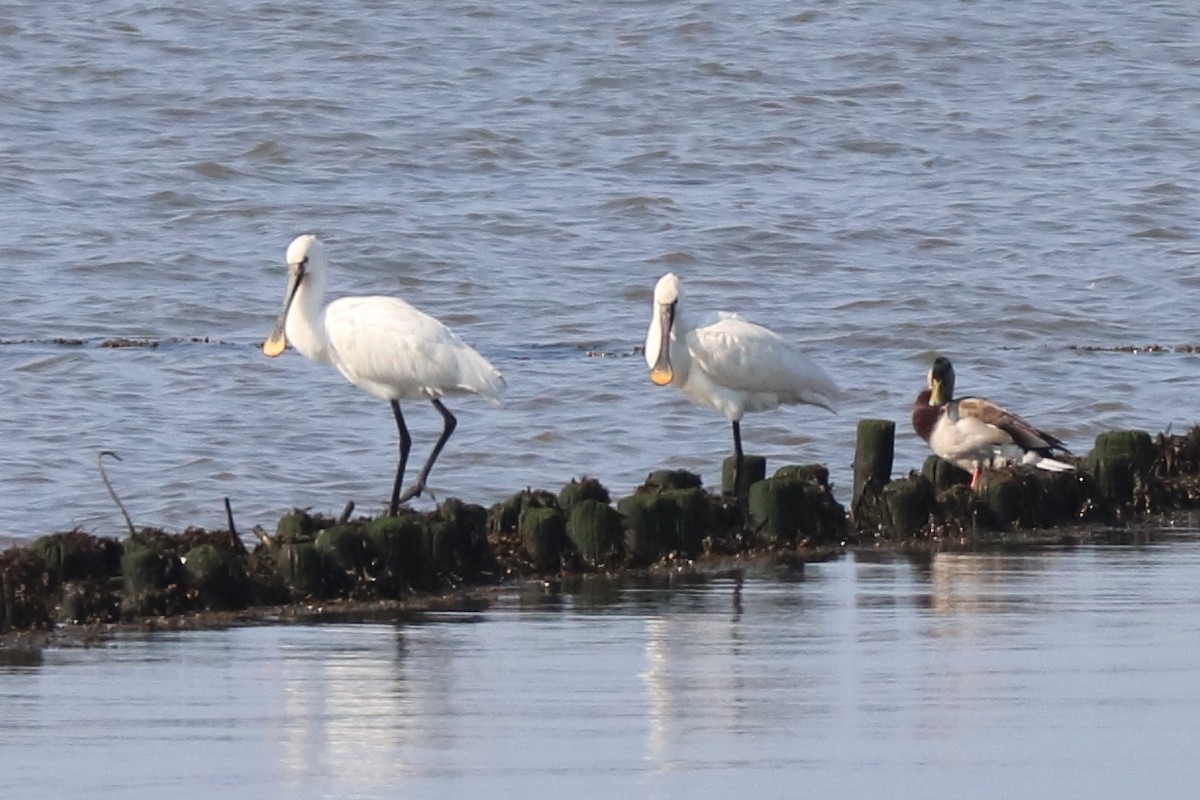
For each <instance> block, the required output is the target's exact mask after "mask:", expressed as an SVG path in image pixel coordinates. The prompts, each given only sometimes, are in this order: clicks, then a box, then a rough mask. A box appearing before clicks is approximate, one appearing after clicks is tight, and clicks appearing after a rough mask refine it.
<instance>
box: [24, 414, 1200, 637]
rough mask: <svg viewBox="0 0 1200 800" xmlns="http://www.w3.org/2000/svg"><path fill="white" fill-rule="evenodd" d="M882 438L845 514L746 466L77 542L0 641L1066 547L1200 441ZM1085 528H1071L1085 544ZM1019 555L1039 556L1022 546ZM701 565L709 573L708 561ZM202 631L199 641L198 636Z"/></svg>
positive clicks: (54, 545) (30, 584)
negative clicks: (535, 581)
mask: <svg viewBox="0 0 1200 800" xmlns="http://www.w3.org/2000/svg"><path fill="white" fill-rule="evenodd" d="M890 425H891V423H890V422H886V421H881V420H864V421H863V422H861V423H860V425H859V431H860V443H859V448H858V452H857V453H856V456H855V460H856V465H855V466H856V469H855V486H854V499H853V501H852V503H851V505H850V507H849V508H848V509H847V508H844V507H843V506H842V505H841V504H840V503H839V502H838V501H837V500H836V499H835V498H834V496H833V493H832V491H831V489H832V487H831V485H830V482H829V473H828V470H827V469H826V468H825V467H824V466H822V465H816V464H814V465H787V466H783V467H780V468H779V469H777V470H776V471H775V472H774V474H773V475H771V476H770V477H767V476H766V464H765V460H764V459H761V458H757V457H753V456H748V457H747V459H746V464H745V468H744V470H743V475H747V476H749V477H750V479H751V482H749V484H748V487H747V488H746V489H745V490H744V491H742V492H738V493H736V494H735V493H734V492H733V486H732V480H733V469H732V463H731V462H732V459H729V460H727V462H726V464H725V465H724V466H725V469H724V474H725V484H726V485H725V486H723V487H722V488H723V490H724V491H722V492H721V493H716V492H712V491H708V490H706V489H705V488H704V487H703V485H702V482H701V479H700V476H698V475H696V474H694V473H691V472H688V471H686V470H660V471H656V472H652V473H650V474H649V475H648V476H647V478H646V480H645V482H644V483H643V484H642V485H641V486H639V487H638V488H637V489H636V490H635V491H634V493H633V494H631V495H629V496H627V497H623V498H620V499H618V500H616V501H615V502H614V500H613V498H612V497H611V496H610V494H609V492H608V490H607V489H606V488H605V487H604V486H603V485H601V483H600V482H599V481H597V480H595V479H594V478H586V477H585V478H582V479H580V480H572V481H570V482H569V483H567V484H566V485H564V486H563V487H562V488H561V489H560V490H559V491H558V492H550V491H545V490H532V489H526V490H523V491H520V492H517V493H516V494H514V495H512V496H511V497H509V498H508V499H506V500H504V501H503V502H500V503H496V504H495V505H493V506H492V507H491V508H485V507H483V506H480V505H476V504H472V503H467V502H463V501H461V500H458V499H448V500H446V501H445V502H443V503H441V504H440V505H439V506H438V507H437V508H436V509H435V510H433V511H430V512H426V513H418V512H415V511H412V510H409V509H401V510H400V513H399V514H398V515H396V516H391V517H389V516H384V517H378V518H373V519H372V518H367V517H359V518H357V519H351V518H350V517H351V511H352V507H348V508H347V509H346V511H344V512H343V513H342V515H340V516H339V517H337V518H334V517H325V516H322V515H319V514H311V513H309V512H307V511H303V510H294V511H291V512H289V513H287V514H285V515H284V516H283V517H282V518H281V519H280V520H279V522H278V524H277V525H276V528H275V530H274V532H267V531H263V530H261V529H256V530H255V533H256V534H257V538H258V542H257V543H256V544H255V545H254V547H253V548H248V547H247V546H246V542H245V541H243V539H242V537H241V536H239V535H238V533H237V531H236V530H233V527H234V525H233V518H232V514H231V515H230V524H229V528H230V530H217V531H207V530H203V529H200V528H189V529H187V530H185V531H183V532H181V533H174V534H172V533H167V532H164V531H162V530H158V529H151V528H142V529H137V528H133V527H132V526H131V531H132V532H131V534H130V535H129V536H128V537H126V538H125V539H124V540H117V539H114V538H108V537H101V536H94V535H91V534H88V533H85V532H82V531H79V530H74V531H68V532H64V533H56V534H50V535H46V536H42V537H40V538H38V539H36V540H35V541H34V542H33V543H32V544H31V545H29V546H27V547H14V548H11V549H9V550H7V551H5V552H4V553H0V633H4V632H9V631H22V630H48V629H52V628H54V627H55V626H59V625H67V624H101V625H108V624H116V623H137V622H139V621H143V620H148V619H155V618H161V617H181V616H186V615H197V614H205V613H209V612H229V611H243V610H247V609H256V608H257V609H264V611H263V613H262V614H259V615H257V616H256V615H255V614H253V613H251V614H249V615H248V617H243V618H242V619H250V620H254V619H260V620H266V619H269V618H272V617H274V616H276V613H275V612H272V611H269V609H277V608H278V607H280V606H295V605H306V604H312V603H323V604H327V603H335V604H336V603H337V602H344V603H356V602H358V603H361V602H372V603H374V602H378V601H383V602H388V601H403V600H406V599H409V598H413V597H422V596H424V597H429V598H432V597H436V596H438V595H442V594H445V593H446V592H450V591H456V590H462V589H469V588H471V587H482V586H488V585H498V584H502V583H504V582H505V581H511V580H514V579H516V580H522V579H530V578H552V577H557V576H561V575H564V574H581V573H589V572H608V573H612V572H619V571H623V570H643V569H656V568H671V567H675V566H679V565H683V564H686V565H689V566H695V565H697V564H698V565H699V567H700V568H701V569H702V568H703V565H704V563H706V561H707V560H710V559H727V558H729V557H734V558H736V557H742V556H761V555H768V556H773V557H774V558H776V559H777V560H778V561H779V563H780V564H781V565H784V566H787V567H794V566H796V565H798V564H802V563H803V562H804V561H805V560H811V559H814V558H826V557H828V556H829V555H830V554H831V553H837V552H840V551H841V550H843V549H845V548H854V547H862V546H871V547H874V546H879V545H885V546H887V545H891V546H899V547H910V546H923V547H935V548H936V547H943V546H954V547H962V546H968V547H970V546H989V545H994V544H997V543H1013V542H1019V540H1020V537H1021V536H1023V535H1025V533H1026V532H1033V531H1042V532H1049V533H1050V534H1051V536H1054V535H1055V530H1056V527H1055V526H1071V527H1070V529H1069V531H1070V532H1069V533H1065V534H1064V536H1065V537H1066V538H1067V539H1068V540H1072V539H1078V538H1080V536H1081V534H1080V531H1086V530H1088V529H1089V528H1088V526H1091V527H1092V528H1094V529H1096V530H1100V529H1103V528H1104V527H1107V526H1111V525H1113V524H1120V523H1121V522H1122V521H1124V520H1130V519H1135V518H1140V517H1144V516H1146V515H1153V514H1158V513H1162V512H1166V511H1171V510H1176V509H1186V508H1192V507H1195V506H1196V505H1198V504H1200V426H1197V427H1194V428H1192V429H1191V430H1190V431H1188V432H1187V433H1186V434H1183V435H1169V434H1159V435H1157V436H1153V437H1152V436H1151V435H1149V434H1148V433H1145V432H1143V431H1113V432H1108V433H1104V434H1101V435H1100V436H1099V437H1098V438H1097V440H1096V445H1095V447H1094V448H1093V450H1092V452H1091V453H1090V454H1089V455H1087V456H1085V457H1083V458H1080V459H1078V460H1077V462H1076V471H1075V472H1069V473H1046V472H1041V471H1038V470H1025V469H1018V470H997V471H990V472H986V473H985V474H984V476H983V478H982V479H981V480H980V482H979V485H978V486H977V487H976V488H975V489H971V488H969V487H968V485H967V483H968V480H969V476H968V475H967V473H965V472H963V471H962V470H959V469H958V468H956V467H953V466H951V465H949V464H947V463H946V462H944V461H942V460H940V459H938V458H937V457H936V456H930V457H929V459H927V460H926V462H925V464H924V465H923V466H922V468H921V470H920V471H919V472H918V471H913V472H911V473H910V474H909V475H908V476H906V477H902V478H899V479H895V480H892V479H890V472H891V464H892V458H893V454H892V452H891V447H892V440H891V437H890V435H888V434H889V427H888V426H890ZM1081 526H1083V527H1081ZM1027 541H1037V542H1044V541H1046V538H1045V537H1037V536H1034V537H1032V538H1031V539H1028V540H1027ZM713 563H717V562H716V561H715V560H714V561H713ZM198 624H204V623H203V621H201V622H199V623H198Z"/></svg>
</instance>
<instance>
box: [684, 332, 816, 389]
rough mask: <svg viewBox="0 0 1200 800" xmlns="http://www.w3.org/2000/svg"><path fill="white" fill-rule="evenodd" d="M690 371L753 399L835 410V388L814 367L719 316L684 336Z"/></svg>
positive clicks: (768, 335) (786, 345)
mask: <svg viewBox="0 0 1200 800" xmlns="http://www.w3.org/2000/svg"><path fill="white" fill-rule="evenodd" d="M687 347H688V351H689V353H690V354H691V356H692V361H693V366H694V367H698V368H699V369H701V370H703V371H704V372H705V374H706V375H708V376H709V378H710V379H711V380H712V381H713V383H716V384H719V385H721V386H724V387H727V388H729V389H735V390H739V391H744V392H751V393H754V394H773V395H776V396H777V397H778V399H779V402H781V403H810V404H813V405H818V406H823V407H825V408H828V409H829V410H831V411H832V410H833V409H834V402H835V400H836V399H837V397H838V394H839V392H838V388H837V384H835V383H834V382H833V379H832V378H830V377H829V376H828V375H827V374H825V371H824V370H823V369H821V367H820V365H818V364H817V362H815V361H813V360H812V359H811V358H809V357H808V355H806V354H805V353H803V352H802V351H800V350H799V349H797V348H796V347H795V346H794V345H792V344H791V343H790V342H788V341H787V340H786V339H784V338H783V337H782V336H779V335H778V334H776V333H774V332H773V331H770V330H767V329H766V328H764V327H762V326H761V325H755V324H754V323H753V322H747V321H746V320H744V319H741V318H740V317H736V316H723V317H722V318H721V319H719V320H718V321H716V322H714V323H712V324H711V325H706V326H705V327H703V328H696V329H694V330H692V331H690V332H689V333H688V336H687Z"/></svg>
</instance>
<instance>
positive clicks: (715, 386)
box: [646, 272, 838, 490]
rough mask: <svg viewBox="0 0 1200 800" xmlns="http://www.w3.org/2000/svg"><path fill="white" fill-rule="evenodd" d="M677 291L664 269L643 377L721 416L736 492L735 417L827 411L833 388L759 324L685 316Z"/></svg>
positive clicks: (723, 316) (738, 440)
mask: <svg viewBox="0 0 1200 800" xmlns="http://www.w3.org/2000/svg"><path fill="white" fill-rule="evenodd" d="M679 291H680V282H679V278H677V277H675V275H674V273H670V272H668V273H667V274H666V275H663V276H662V277H661V278H659V280H658V284H657V285H656V286H655V287H654V310H653V314H652V316H651V318H650V330H649V331H647V332H646V363H647V364H648V365H649V366H650V380H652V381H654V383H655V384H657V385H659V386H666V385H668V384H670V385H671V386H674V387H676V388H678V389H679V390H680V391H681V392H683V394H684V396H685V397H687V398H688V399H689V400H691V401H692V402H693V403H695V404H696V405H698V406H711V407H712V408H715V409H717V410H718V411H722V412H724V414H725V416H726V417H728V418H729V422H730V424H731V425H732V426H733V453H734V456H735V458H736V462H735V463H736V470H735V473H734V484H733V485H734V487H735V490H736V489H738V488H740V487H741V483H740V481H741V474H742V460H743V456H742V429H741V420H742V416H743V415H744V414H745V413H746V412H748V411H770V410H772V409H775V408H778V407H779V406H780V405H782V404H794V403H808V404H810V405H816V406H822V407H824V408H827V409H829V410H830V411H834V410H835V409H834V407H833V402H834V400H835V399H836V398H837V396H838V388H837V385H836V384H834V382H833V379H831V378H830V377H829V376H828V375H826V374H825V371H824V370H822V369H821V367H820V366H818V364H817V363H816V362H815V361H813V360H812V359H811V358H809V357H808V356H807V355H805V354H804V353H803V352H801V351H800V350H799V349H798V348H796V346H795V345H793V344H792V343H791V342H788V341H787V340H786V339H784V338H783V337H782V336H780V335H779V334H777V333H774V332H773V331H770V330H767V329H766V328H764V327H762V326H761V325H755V324H754V323H753V322H747V321H746V320H744V319H742V318H740V317H738V316H737V315H736V314H729V313H725V312H718V313H717V314H716V315H713V316H712V317H710V318H708V319H705V320H703V321H696V322H693V321H691V320H689V319H685V317H684V314H683V310H682V308H681V307H680V303H679Z"/></svg>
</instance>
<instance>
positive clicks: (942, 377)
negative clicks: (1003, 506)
mask: <svg viewBox="0 0 1200 800" xmlns="http://www.w3.org/2000/svg"><path fill="white" fill-rule="evenodd" d="M926 382H927V383H928V384H929V388H927V389H922V390H921V393H920V394H918V395H917V399H916V401H915V402H914V403H913V408H912V425H913V430H915V431H916V432H917V435H918V436H920V437H921V438H922V439H924V440H925V441H926V443H928V444H929V449H930V450H932V451H933V452H934V453H935V454H936V455H937V456H939V457H940V458H942V459H945V460H946V461H949V462H950V463H951V464H954V465H955V466H957V467H961V468H962V469H965V470H966V471H967V472H970V473H971V488H972V489H974V488H975V486H976V485H977V484H978V483H979V476H980V475H981V474H982V473H983V469H984V467H994V468H999V467H1005V466H1008V465H1010V464H1026V465H1030V466H1034V467H1037V468H1039V469H1044V470H1049V471H1051V472H1067V471H1070V470H1074V469H1075V467H1073V466H1071V465H1070V464H1067V463H1066V462H1063V461H1058V460H1056V459H1054V458H1051V456H1052V455H1054V451H1055V450H1061V451H1063V452H1064V453H1067V454H1068V455H1070V452H1071V451H1069V450H1068V449H1067V446H1066V445H1065V444H1063V443H1062V442H1061V441H1059V440H1058V439H1056V438H1055V437H1053V436H1051V435H1050V434H1048V433H1046V432H1045V431H1040V430H1038V429H1037V428H1035V427H1033V426H1032V425H1030V424H1029V423H1028V422H1026V421H1025V420H1023V419H1021V418H1020V417H1018V416H1017V415H1016V414H1013V413H1011V412H1009V411H1005V410H1004V409H1003V408H1001V407H1000V406H998V405H996V404H995V403H993V402H991V401H990V400H985V399H984V398H982V397H963V398H960V399H958V400H955V399H954V365H953V364H951V363H950V359H948V358H945V357H943V356H938V357H937V358H936V359H934V361H933V367H932V368H931V369H930V370H929V374H928V375H927V376H926Z"/></svg>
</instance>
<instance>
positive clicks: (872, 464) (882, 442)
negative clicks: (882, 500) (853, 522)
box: [850, 419, 896, 516]
mask: <svg viewBox="0 0 1200 800" xmlns="http://www.w3.org/2000/svg"><path fill="white" fill-rule="evenodd" d="M895 450H896V423H895V422H892V421H891V420H889V419H862V420H859V421H858V441H857V443H856V445H855V448H854V493H853V496H852V500H851V502H850V509H851V513H852V514H853V515H855V516H857V509H858V508H859V505H860V503H861V502H862V498H863V495H864V493H869V494H871V495H876V496H877V495H878V494H879V492H880V491H881V490H882V489H883V487H884V485H885V484H887V482H888V481H889V480H891V478H892V458H893V457H894V456H895Z"/></svg>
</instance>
